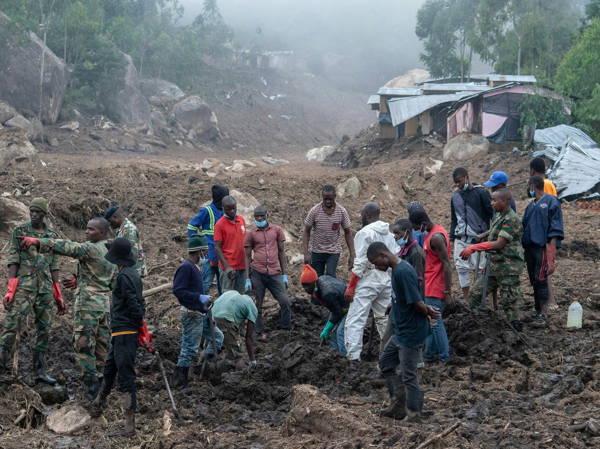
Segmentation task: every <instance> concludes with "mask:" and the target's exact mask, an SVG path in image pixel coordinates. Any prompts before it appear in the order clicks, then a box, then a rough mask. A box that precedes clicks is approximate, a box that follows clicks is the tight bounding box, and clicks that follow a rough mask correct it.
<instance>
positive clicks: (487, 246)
mask: <svg viewBox="0 0 600 449" xmlns="http://www.w3.org/2000/svg"><path fill="white" fill-rule="evenodd" d="M493 249H494V248H493V247H492V242H482V243H476V244H475V245H469V246H467V247H466V248H465V249H463V250H462V251H461V253H460V258H461V259H463V260H468V259H469V257H471V256H472V255H473V253H475V252H477V251H491V250H493Z"/></svg>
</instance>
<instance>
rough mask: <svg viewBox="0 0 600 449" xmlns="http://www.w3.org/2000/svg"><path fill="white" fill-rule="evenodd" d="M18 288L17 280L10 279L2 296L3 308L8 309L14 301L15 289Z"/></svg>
mask: <svg viewBox="0 0 600 449" xmlns="http://www.w3.org/2000/svg"><path fill="white" fill-rule="evenodd" d="M18 286H19V278H10V279H9V280H8V283H7V286H6V294H5V295H4V301H3V304H4V308H5V309H6V308H8V307H9V306H10V305H11V304H12V302H13V301H14V300H15V294H16V293H17V287H18Z"/></svg>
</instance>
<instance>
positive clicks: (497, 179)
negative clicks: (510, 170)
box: [483, 171, 508, 188]
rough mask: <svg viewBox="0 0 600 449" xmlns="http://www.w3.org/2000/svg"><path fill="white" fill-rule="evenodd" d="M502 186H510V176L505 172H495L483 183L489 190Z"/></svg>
mask: <svg viewBox="0 0 600 449" xmlns="http://www.w3.org/2000/svg"><path fill="white" fill-rule="evenodd" d="M500 184H508V175H507V174H506V173H504V172H503V171H495V172H494V173H492V176H490V179H488V180H487V181H486V182H484V183H483V185H484V186H486V187H487V188H491V187H496V186H498V185H500Z"/></svg>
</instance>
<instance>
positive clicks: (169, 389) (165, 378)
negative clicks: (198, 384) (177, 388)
mask: <svg viewBox="0 0 600 449" xmlns="http://www.w3.org/2000/svg"><path fill="white" fill-rule="evenodd" d="M154 355H155V356H156V360H158V366H159V368H160V373H161V374H162V378H163V380H164V382H165V387H166V388H167V393H168V395H169V399H170V400H171V408H172V409H173V414H174V415H175V417H176V418H179V410H177V405H176V404H175V398H174V397H173V392H172V391H171V386H170V385H169V380H168V378H167V372H166V371H165V366H164V365H163V361H162V358H161V357H160V353H159V352H158V351H154Z"/></svg>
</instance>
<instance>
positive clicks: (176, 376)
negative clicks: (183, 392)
mask: <svg viewBox="0 0 600 449" xmlns="http://www.w3.org/2000/svg"><path fill="white" fill-rule="evenodd" d="M189 373H190V367H189V366H176V367H175V372H174V373H173V388H180V389H183V388H187V387H188V378H189Z"/></svg>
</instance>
